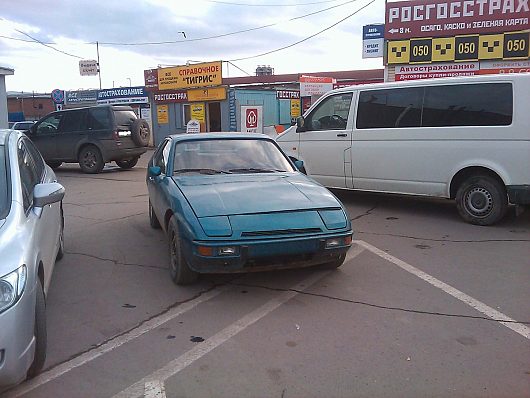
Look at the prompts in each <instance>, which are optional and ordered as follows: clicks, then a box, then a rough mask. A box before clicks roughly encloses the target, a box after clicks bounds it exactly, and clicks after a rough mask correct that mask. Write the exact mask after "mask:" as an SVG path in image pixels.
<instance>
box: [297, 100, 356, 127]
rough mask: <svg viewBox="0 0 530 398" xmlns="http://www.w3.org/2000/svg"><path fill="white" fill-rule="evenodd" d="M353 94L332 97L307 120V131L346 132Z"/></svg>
mask: <svg viewBox="0 0 530 398" xmlns="http://www.w3.org/2000/svg"><path fill="white" fill-rule="evenodd" d="M352 96H353V94H352V93H345V94H337V95H332V96H330V97H328V98H326V99H325V100H323V101H322V102H321V103H320V104H319V105H318V106H317V108H316V109H315V110H313V111H312V112H311V114H309V115H308V116H307V118H306V119H305V126H306V130H307V131H320V130H344V129H346V124H347V123H348V115H349V114H350V106H351V99H352Z"/></svg>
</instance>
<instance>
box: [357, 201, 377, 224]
mask: <svg viewBox="0 0 530 398" xmlns="http://www.w3.org/2000/svg"><path fill="white" fill-rule="evenodd" d="M378 206H379V204H376V205H375V206H374V207H372V208H371V209H368V210H366V211H365V212H364V213H363V214H360V215H358V216H357V217H353V218H352V219H351V220H350V221H356V220H358V219H360V218H363V217H366V216H370V215H372V211H374V210H375V209H377V207H378Z"/></svg>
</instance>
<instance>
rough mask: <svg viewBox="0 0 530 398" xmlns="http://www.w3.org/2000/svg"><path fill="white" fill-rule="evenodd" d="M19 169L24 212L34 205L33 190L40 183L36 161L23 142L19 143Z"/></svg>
mask: <svg viewBox="0 0 530 398" xmlns="http://www.w3.org/2000/svg"><path fill="white" fill-rule="evenodd" d="M17 152H18V168H19V172H20V180H21V184H22V199H23V201H24V203H23V204H24V210H26V211H27V210H28V209H29V208H30V207H31V206H32V205H33V189H34V188H35V185H37V184H38V183H39V182H40V179H39V175H38V172H37V169H36V167H35V161H34V159H33V157H32V156H31V153H30V151H29V150H28V148H27V147H26V145H25V144H24V141H23V140H20V141H19V142H18V151H17Z"/></svg>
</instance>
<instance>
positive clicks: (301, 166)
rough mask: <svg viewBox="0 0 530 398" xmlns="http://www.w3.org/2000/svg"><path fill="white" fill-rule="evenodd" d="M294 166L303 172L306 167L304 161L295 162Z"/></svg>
mask: <svg viewBox="0 0 530 398" xmlns="http://www.w3.org/2000/svg"><path fill="white" fill-rule="evenodd" d="M294 165H295V166H296V168H297V169H298V170H302V168H303V167H304V161H303V160H295V161H294Z"/></svg>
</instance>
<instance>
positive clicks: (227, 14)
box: [0, 0, 384, 92]
mask: <svg viewBox="0 0 530 398" xmlns="http://www.w3.org/2000/svg"><path fill="white" fill-rule="evenodd" d="M371 1H373V3H372V4H369V3H370V2H371ZM341 4H342V5H341ZM367 4H368V5H367ZM282 5H283V6H282ZM285 5H291V6H285ZM366 5H367V6H366ZM334 6H337V7H336V8H333V9H330V10H328V11H323V12H320V13H316V14H314V15H311V16H307V17H305V18H299V19H295V20H292V19H293V18H296V17H301V16H304V15H306V14H310V13H315V12H318V11H320V10H323V9H326V8H330V7H334ZM364 6H366V8H364V9H362V10H360V11H358V10H359V9H361V8H362V7H364ZM357 11H358V12H357ZM355 12H357V13H356V14H355V15H353V16H351V17H350V18H347V19H346V20H344V21H343V22H341V23H339V24H338V25H336V26H334V27H332V28H330V29H329V30H326V31H325V32H323V33H321V34H319V35H317V36H315V37H313V38H311V39H309V40H307V41H304V42H302V43H300V44H298V45H295V46H293V47H290V48H287V49H285V50H282V51H278V52H274V53H272V54H269V55H265V56H260V57H256V58H251V59H241V58H246V57H252V56H255V55H258V54H262V53H265V52H268V51H272V50H275V49H279V48H281V47H285V46H289V45H291V44H293V43H296V42H298V41H300V40H303V39H305V38H307V37H309V36H311V35H314V34H315V33H317V32H319V31H321V30H323V29H326V28H328V27H330V26H332V25H334V24H336V23H337V22H339V21H340V20H342V19H344V18H346V17H347V16H349V15H351V14H353V13H355ZM0 18H1V19H0V36H2V37H0V66H4V67H8V68H12V69H14V70H15V74H14V75H13V76H7V77H6V86H7V90H8V91H29V92H31V91H35V92H51V91H52V90H53V89H55V88H60V89H64V90H78V89H89V88H99V80H98V77H97V76H80V75H79V60H80V59H96V58H97V53H96V45H95V42H96V41H98V42H99V43H101V44H100V45H99V55H100V65H101V80H102V88H111V87H120V86H129V85H132V86H141V85H143V84H144V82H143V71H144V69H149V68H156V67H157V66H158V65H162V66H169V65H183V64H186V63H187V62H188V61H218V60H222V61H231V62H232V64H230V63H227V62H224V63H223V76H224V77H228V76H229V77H235V76H246V74H245V73H244V72H247V73H248V74H251V75H253V74H254V71H255V69H256V67H257V66H258V65H270V66H272V67H273V68H274V69H275V73H276V74H282V73H299V72H321V71H338V70H354V69H373V68H382V66H383V61H382V58H378V59H368V60H367V59H364V60H363V59H362V26H363V25H366V24H371V23H382V22H383V21H384V0H354V1H348V0H331V1H330V0H327V1H324V0H226V1H224V0H223V1H213V0H136V1H135V0H128V1H123V0H90V1H77V0H76V1H73V0H54V1H44V0H2V8H1V11H0ZM264 25H273V26H270V27H266V28H263V29H257V30H252V31H249V32H245V33H238V34H233V35H227V36H224V37H220V38H211V39H207V40H197V39H201V38H207V37H211V36H216V35H225V34H227V33H232V32H237V31H241V30H247V29H252V28H257V27H261V26H264ZM180 32H185V35H186V37H184V34H183V33H180ZM6 37H8V38H11V39H7V38H6ZM13 39H17V40H13ZM33 39H35V40H38V41H40V42H42V43H44V44H46V45H44V44H40V43H38V42H36V41H35V40H33ZM167 41H179V42H177V43H170V44H162V45H120V44H117V43H122V44H123V43H129V44H139V43H145V42H167ZM112 43H113V44H112ZM51 47H53V48H51ZM54 49H55V50H54ZM56 50H59V51H61V52H59V51H56ZM64 53H67V54H69V55H67V54H64ZM240 59H241V60H240ZM234 65H235V66H234ZM236 66H237V67H238V68H240V69H241V70H239V69H237V68H236ZM243 71H244V72H243Z"/></svg>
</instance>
